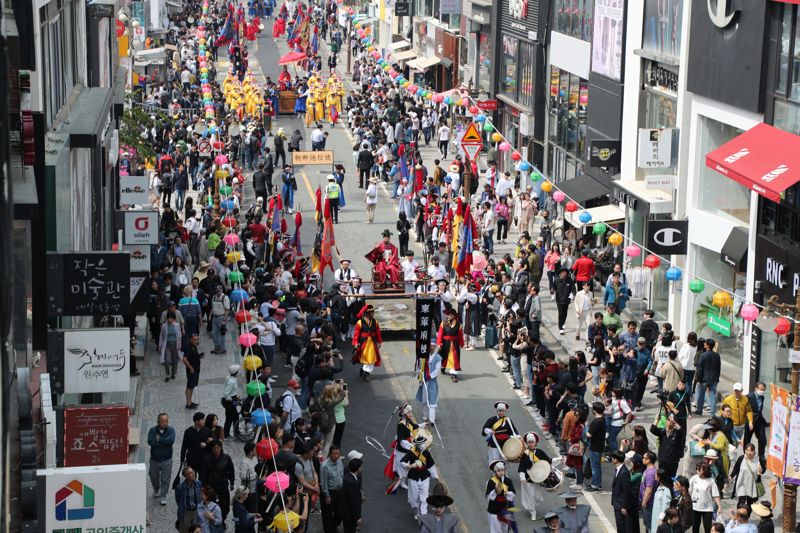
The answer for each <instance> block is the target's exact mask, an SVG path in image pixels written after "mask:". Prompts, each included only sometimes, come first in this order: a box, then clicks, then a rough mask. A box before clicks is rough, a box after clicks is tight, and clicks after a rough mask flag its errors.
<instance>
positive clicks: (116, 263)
mask: <svg viewBox="0 0 800 533" xmlns="http://www.w3.org/2000/svg"><path fill="white" fill-rule="evenodd" d="M130 276H131V265H130V257H129V255H128V254H127V253H124V252H71V253H61V252H50V253H48V254H47V299H48V301H47V311H48V315H49V316H60V315H66V316H81V315H89V316H92V315H127V314H128V313H129V311H130Z"/></svg>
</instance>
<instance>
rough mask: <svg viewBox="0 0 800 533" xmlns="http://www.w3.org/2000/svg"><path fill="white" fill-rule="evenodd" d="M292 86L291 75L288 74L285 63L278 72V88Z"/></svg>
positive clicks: (282, 88)
mask: <svg viewBox="0 0 800 533" xmlns="http://www.w3.org/2000/svg"><path fill="white" fill-rule="evenodd" d="M291 86H292V75H291V74H289V69H288V68H287V67H286V65H284V66H283V70H282V71H281V73H280V74H278V89H279V90H281V91H285V90H287V89H289V87H291Z"/></svg>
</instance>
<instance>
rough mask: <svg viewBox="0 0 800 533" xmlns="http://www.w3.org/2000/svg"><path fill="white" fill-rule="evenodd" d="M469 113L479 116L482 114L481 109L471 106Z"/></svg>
mask: <svg viewBox="0 0 800 533" xmlns="http://www.w3.org/2000/svg"><path fill="white" fill-rule="evenodd" d="M469 112H470V113H471V114H473V115H477V114H478V113H479V112H480V109H478V106H476V105H471V106H469Z"/></svg>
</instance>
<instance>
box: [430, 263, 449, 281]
mask: <svg viewBox="0 0 800 533" xmlns="http://www.w3.org/2000/svg"><path fill="white" fill-rule="evenodd" d="M428 277H430V278H431V279H432V280H433V281H437V280H440V279H447V269H446V268H444V265H441V264H440V265H439V266H436V265H430V266H428Z"/></svg>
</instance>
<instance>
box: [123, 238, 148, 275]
mask: <svg viewBox="0 0 800 533" xmlns="http://www.w3.org/2000/svg"><path fill="white" fill-rule="evenodd" d="M122 249H123V250H125V251H126V252H128V253H129V254H130V256H131V272H150V245H149V244H125V245H123V246H122Z"/></svg>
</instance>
